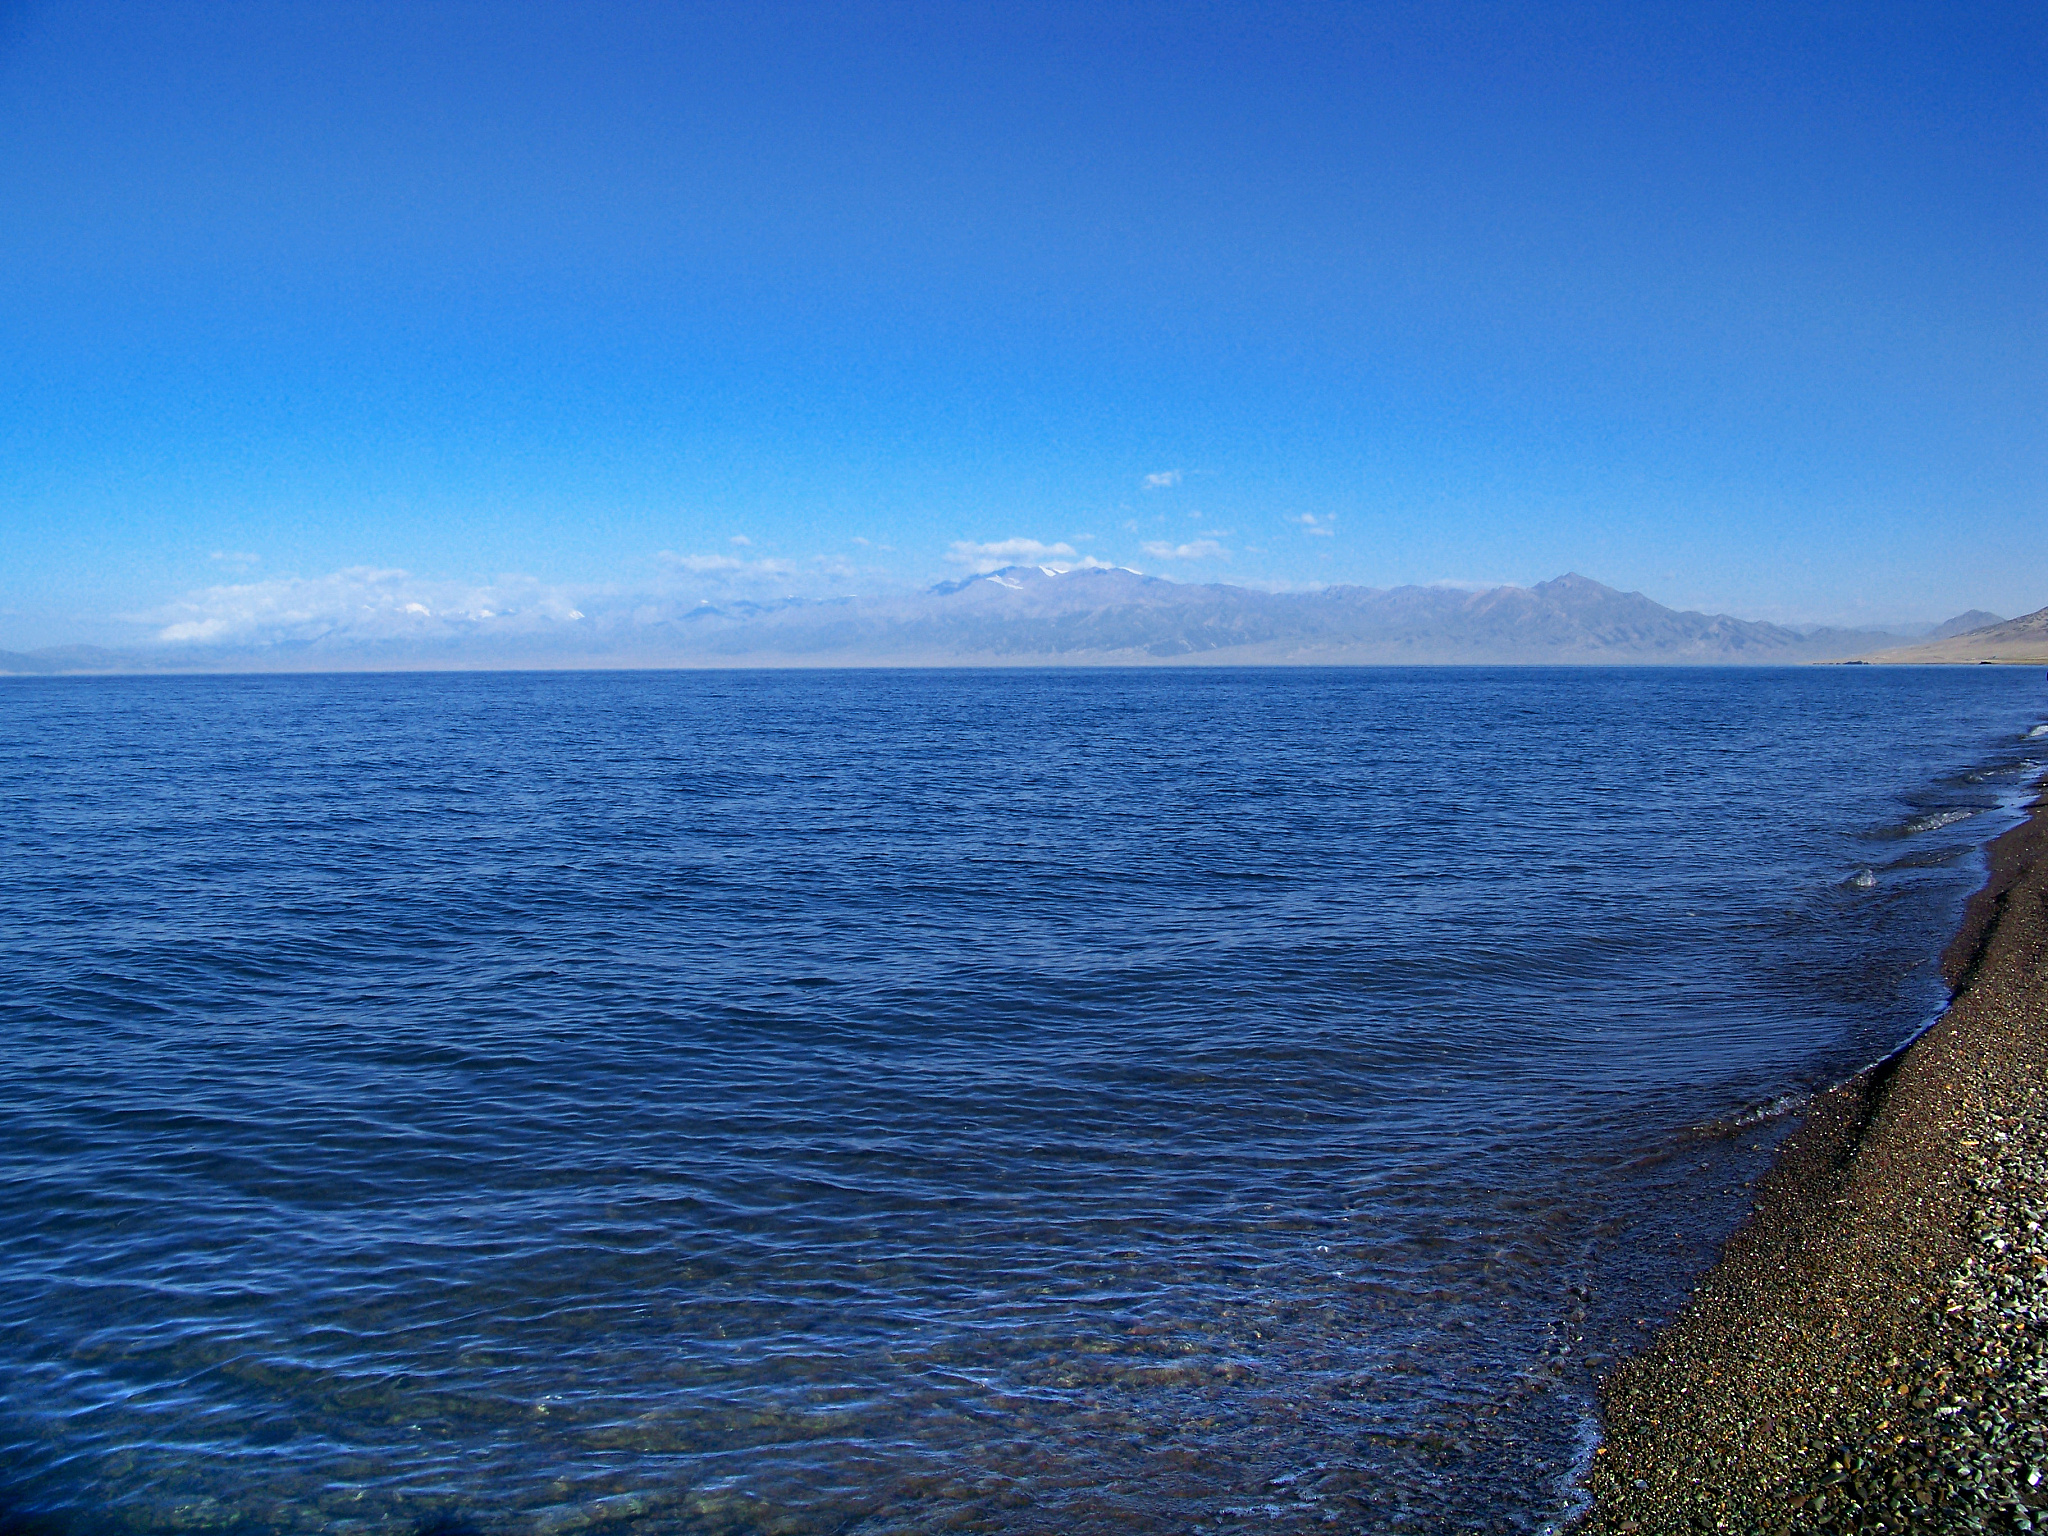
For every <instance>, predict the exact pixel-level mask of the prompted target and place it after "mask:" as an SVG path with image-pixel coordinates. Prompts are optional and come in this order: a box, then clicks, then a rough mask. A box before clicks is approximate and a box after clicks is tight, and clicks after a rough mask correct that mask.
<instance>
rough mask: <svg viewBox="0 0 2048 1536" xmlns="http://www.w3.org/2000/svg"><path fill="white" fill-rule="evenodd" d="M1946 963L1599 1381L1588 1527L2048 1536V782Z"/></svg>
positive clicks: (1579, 1531)
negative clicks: (1673, 1301)
mask: <svg viewBox="0 0 2048 1536" xmlns="http://www.w3.org/2000/svg"><path fill="white" fill-rule="evenodd" d="M1944 966H1945V968H1946V971H1947V975H1948V979H1949V982H1950V985H1951V986H1952V987H1954V988H1955V989H1956V996H1955V1001H1954V1003H1953V1005H1952V1006H1951V1007H1950V1008H1949V1009H1948V1011H1947V1012H1946V1013H1945V1014H1943V1016H1942V1018H1941V1019H1940V1021H1939V1022H1937V1023H1936V1024H1935V1025H1934V1027H1933V1028H1931V1029H1930V1030H1928V1032H1927V1033H1926V1034H1925V1035H1923V1036H1921V1038H1920V1039H1919V1040H1917V1041H1915V1042H1914V1043H1913V1045H1912V1046H1911V1047H1910V1048H1908V1049H1907V1050H1905V1051H1903V1052H1901V1053H1900V1054H1899V1055H1897V1056H1895V1057H1893V1058H1892V1059H1891V1060H1889V1061H1887V1062H1885V1063H1883V1064H1882V1065H1880V1066H1878V1067H1874V1068H1872V1069H1871V1070H1870V1071H1869V1072H1866V1073H1864V1074H1863V1075H1862V1076H1861V1077H1859V1078H1858V1079H1856V1080H1855V1081H1854V1082H1851V1083H1849V1084H1846V1085H1844V1086H1843V1087H1841V1088H1838V1089H1835V1090H1834V1091H1833V1092H1831V1093H1828V1094H1826V1095H1824V1096H1822V1097H1821V1098H1820V1099H1818V1100H1817V1101H1815V1103H1814V1104H1813V1105H1812V1106H1811V1108H1810V1110H1809V1113H1808V1115H1807V1118H1806V1120H1805V1123H1804V1124H1803V1126H1802V1127H1801V1129H1800V1130H1799V1131H1798V1132H1797V1133H1796V1134H1795V1135H1794V1136H1793V1137H1792V1138H1790V1139H1789V1140H1788V1141H1787V1142H1786V1144H1785V1147H1784V1150H1783V1152H1782V1153H1781V1155H1780V1157H1779V1159H1778V1162H1777V1164H1776V1166H1775V1167H1774V1168H1773V1170H1772V1171H1771V1173H1770V1175H1769V1176H1768V1177H1767V1178H1766V1179H1765V1180H1764V1181H1763V1184H1762V1185H1761V1187H1760V1190H1759V1196H1758V1202H1757V1207H1756V1211H1755V1214H1754V1215H1753V1216H1752V1218H1751V1219H1750V1221H1749V1222H1748V1223H1747V1224H1746V1225H1745V1226H1744V1227H1743V1228H1742V1229H1741V1230H1740V1231H1739V1232H1737V1233H1736V1235H1735V1236H1734V1237H1733V1238H1732V1239H1731V1240H1730V1242H1729V1244H1728V1246H1727V1249H1726V1250H1725V1252H1724V1254H1723V1256H1722V1259H1721V1262H1720V1263H1719V1264H1718V1265H1717V1266H1716V1267H1715V1268H1714V1269H1713V1270H1712V1271H1710V1272H1709V1273H1708V1274H1707V1276H1706V1277H1705V1278H1704V1279H1703V1280H1702V1282H1701V1283H1700V1285H1699V1287H1698V1289H1697V1291H1696V1292H1695V1294H1694V1297H1693V1299H1692V1301H1691V1303H1690V1304H1689V1305H1688V1306H1687V1308H1686V1309H1685V1311H1684V1312H1683V1313H1682V1314H1681V1315H1680V1316H1679V1318H1678V1319H1677V1320H1676V1321H1675V1322H1674V1323H1673V1325H1672V1326H1671V1327H1670V1328H1669V1329H1667V1330H1666V1331H1665V1332H1664V1333H1663V1334H1662V1335H1660V1336H1659V1338H1658V1339H1657V1341H1656V1342H1655V1344H1653V1345H1652V1346H1651V1348H1650V1349H1649V1350H1648V1351H1646V1352H1645V1353H1644V1354H1642V1355H1640V1356H1638V1357H1636V1358H1635V1359H1633V1360H1630V1361H1629V1362H1627V1363H1626V1364H1624V1365H1622V1366H1621V1367H1620V1368H1618V1369H1617V1370H1616V1371H1615V1372H1614V1373H1613V1374H1612V1375H1611V1376H1610V1377H1609V1378H1608V1379H1607V1380H1606V1381H1605V1382H1604V1383H1603V1385H1602V1388H1601V1404H1602V1410H1603V1413H1604V1416H1605V1419H1606V1442H1605V1444H1604V1445H1603V1446H1602V1448H1601V1450H1600V1451H1599V1453H1598V1454H1597V1455H1596V1456H1595V1458H1594V1465H1593V1470H1592V1472H1591V1474H1590V1476H1589V1478H1588V1487H1589V1490H1590V1492H1591V1494H1592V1496H1593V1505H1592V1508H1591V1511H1590V1512H1589V1513H1588V1514H1587V1515H1586V1516H1585V1517H1584V1518H1583V1519H1582V1520H1580V1521H1579V1522H1578V1523H1577V1524H1576V1525H1575V1526H1574V1528H1573V1529H1574V1532H1575V1536H1595V1533H1598V1536H1607V1533H1610V1532H1613V1533H1620V1532H1644V1533H1654V1532H1666V1531H1696V1530H1728V1531H1741V1532H1779V1531H1787V1532H1789V1531H1799V1532H1807V1531H1815V1532H1820V1531H1914V1532H1941V1531H2030V1530H2034V1529H2037V1528H2048V796H2044V797H2043V799H2042V800H2038V801H2037V802H2036V804H2035V808H2034V812H2033V815H2032V816H2031V818H2030V819H2029V820H2028V821H2027V822H2026V823H2025V824H2023V825H2022V826H2020V827H2018V828H2016V829H2014V830H2013V831H2012V832H2009V833H2008V834H2006V835H2005V836H2004V837H2002V838H2000V839H1999V840H1998V841H1997V842H1996V843H1994V844H1993V845H1992V848H1991V876H1990V879H1989V881H1988V882H1987V884H1986V885H1985V887H1984V889H1983V890H1981V891H1980V892H1979V893H1978V894H1977V895H1976V896H1975V897H1973V898H1972V900H1971V903H1970V906H1969V909H1968V911H1967V913H1966V915H1965V919H1964V923H1963V928H1962V931H1961V932H1960V933H1959V934H1958V935H1957V937H1956V939H1955V942H1954V943H1953V944H1952V945H1951V946H1950V948H1949V951H1948V953H1947V955H1946V957H1945V959H1944Z"/></svg>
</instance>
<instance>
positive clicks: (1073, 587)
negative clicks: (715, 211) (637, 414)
mask: <svg viewBox="0 0 2048 1536" xmlns="http://www.w3.org/2000/svg"><path fill="white" fill-rule="evenodd" d="M591 606H592V608H593V612H592V613H591V615H590V616H589V617H588V618H587V619H584V618H581V617H580V616H579V622H578V623H577V624H575V625H574V626H569V625H561V626H555V627H552V628H550V627H546V626H532V625H529V626H528V627H527V628H525V629H523V630H521V631H520V632H519V633H517V634H493V633H492V632H490V631H488V630H482V629H478V628H476V627H473V626H472V627H470V628H468V629H465V630H463V631H461V632H456V631H454V630H447V631H444V632H441V633H438V634H431V635H425V634H423V635H416V636H413V637H410V638H403V639H400V638H393V637H390V636H388V635H385V636H371V635H362V634H355V635H352V634H350V633H348V632H347V631H346V630H343V629H335V630H331V631H328V632H324V633H321V634H319V635H318V636H317V637H313V638H305V639H297V640H293V641H290V642H288V643H287V642H276V643H272V644H268V645H262V646H257V645H247V644H245V645H241V646H213V647H205V646H196V645H165V644H156V645H151V646H148V647H138V648H137V649H135V650H133V651H129V652H125V653H124V652H113V651H104V650H97V649H94V648H90V647H73V648H67V649H64V650H56V651H36V652H32V653H29V654H27V655H22V654H18V653H0V671H11V672H18V673H19V672H36V673H54V672H112V671H167V670H176V671H322V670H359V669H364V668H370V667H397V668H435V667H520V666H525V667H536V666H538V667H550V666H556V667H559V666H597V667H635V666H1020V665H1024V666H1106V665H1143V666H1159V665H1189V664H1206V665H1242V666H1264V665H1295V666H1299V665H1317V664H1321V665H1360V664H1368V665H1369V664H1382V665H1384V664H1436V663H1447V664H1468V665H1486V666H1512V665H1518V664H1551V665H1616V664H1631V665H1642V664H1660V663H1661V664H1667V665H1669V664H1685V665H1722V666H1725V665H1730V664H1737V665H1742V664H1747V665H1759V664H1779V665H1783V664H1787V663H1797V662H1807V661H1824V660H1840V659H1843V658H1847V657H1853V656H1859V655H1864V654H1867V653H1870V652H1873V651H1879V650H1883V649H1885V648H1887V647H1897V646H1899V645H1900V644H1902V643H1903V642H1905V641H1908V640H1910V639H1911V638H1913V637H1912V635H1911V634H1910V633H1900V632H1898V631H1882V630H1849V629H1817V630H1795V629H1789V628H1786V627H1784V626H1782V625H1778V624H1765V623H1759V622H1756V621H1753V620H1748V619H1735V618H1730V617H1728V616H1727V615H1725V614H1706V613H1693V612H1683V611H1680V610H1677V609H1672V608H1666V607H1664V606H1663V605H1662V604H1661V603H1656V602H1653V601H1651V600H1650V599H1649V598H1647V597H1645V596H1643V594H1642V593H1640V592H1617V591H1616V590H1614V588H1612V587H1606V586H1602V585H1601V584H1600V583H1599V582H1597V581H1591V580H1589V579H1587V578H1586V577H1584V576H1580V575H1577V574H1570V575H1565V576H1560V577H1558V578H1557V579H1556V580H1554V581H1545V582H1539V583H1537V584H1536V585H1535V586H1533V587H1514V586H1503V587H1493V588H1490V589H1488V590H1485V591H1476V592H1475V591H1468V590H1465V589H1462V588H1453V587H1417V586H1407V587H1386V588H1379V587H1329V588H1326V589H1324V590H1321V591H1315V592H1261V591H1257V590H1255V589H1253V588H1249V587H1237V586H1229V585H1226V584H1223V583H1193V582H1176V581H1166V580H1163V579H1161V578H1159V577H1156V576H1143V575H1140V574H1138V573H1137V572H1135V571H1129V570H1120V569H1108V568H1091V569H1085V570H1068V571H1061V570H1057V569H1053V568H1049V567H1041V566H1026V565H1020V566H1011V567H1010V568H1009V569H1007V570H1000V571H994V572H990V573H988V574H986V575H980V576H970V577H967V578H965V579H963V580H960V581H949V582H944V583H942V584H940V585H938V586H935V587H932V588H929V589H927V590H926V591H923V592H916V593H908V594H904V595H900V596H895V597H867V598H842V599H835V600H830V601H802V600H797V599H790V600H786V601H782V602H775V603H752V602H743V603H732V604H729V605H719V604H709V603H707V604H702V605H700V606H698V607H696V608H694V609H684V610H679V611H678V610H673V609H672V610H670V611H668V612H667V613H666V614H655V615H652V616H650V614H649V612H648V610H647V608H646V607H644V606H635V607H627V606H624V605H622V606H620V607H619V608H618V609H616V610H613V611H610V612H606V611H602V610H598V609H597V607H596V605H595V604H592V605H591ZM1977 617H1981V615H1978V614H1974V613H1973V614H1964V615H1962V616H1960V617H1959V618H1957V619H1954V620H1951V621H1950V624H1949V625H1946V626H1943V628H1944V629H1949V628H1951V627H1952V626H1954V625H1958V624H1964V623H1966V621H1968V620H1971V619H1974V618H1977ZM2016 622H2024V621H2016ZM1973 638H1974V637H1973Z"/></svg>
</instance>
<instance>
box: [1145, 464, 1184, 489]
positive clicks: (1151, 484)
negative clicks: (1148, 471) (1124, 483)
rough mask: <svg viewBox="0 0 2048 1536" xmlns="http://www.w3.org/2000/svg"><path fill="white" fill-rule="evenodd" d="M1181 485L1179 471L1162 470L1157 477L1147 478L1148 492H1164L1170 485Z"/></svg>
mask: <svg viewBox="0 0 2048 1536" xmlns="http://www.w3.org/2000/svg"><path fill="white" fill-rule="evenodd" d="M1179 484H1180V471H1179V470H1177V469H1162V470H1160V471H1159V473H1158V474H1156V475H1147V476H1146V477H1145V489H1146V490H1148V491H1163V490H1165V489H1166V488H1167V487H1168V486H1170V485H1179Z"/></svg>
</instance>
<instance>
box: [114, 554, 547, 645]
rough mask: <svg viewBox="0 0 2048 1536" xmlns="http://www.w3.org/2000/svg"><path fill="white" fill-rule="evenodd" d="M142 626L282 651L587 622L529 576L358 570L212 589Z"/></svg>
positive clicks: (166, 636)
mask: <svg viewBox="0 0 2048 1536" xmlns="http://www.w3.org/2000/svg"><path fill="white" fill-rule="evenodd" d="M134 617H135V618H136V619H138V620H140V621H141V622H143V623H145V624H148V625H150V626H151V627H152V628H153V629H154V630H155V632H156V638H157V639H159V640H163V641H168V642H170V643H173V644H179V643H185V644H191V643H199V644H251V643H253V644H275V643H280V642H290V641H310V640H319V639H324V638H327V637H329V636H332V635H336V634H341V635H345V636H347V637H348V638H351V639H356V640H401V639H403V640H421V639H434V638H444V637H453V636H458V635H469V634H474V633H477V632H478V631H479V630H481V629H485V628H488V629H490V630H492V631H493V632H496V633H501V634H513V633H524V632H530V631H532V630H535V629H546V628H559V627H561V626H565V625H573V624H576V623H578V622H580V621H581V620H582V618H583V614H582V612H581V610H579V609H578V608H577V607H576V606H575V604H574V603H573V602H572V601H571V600H570V598H569V597H568V595H567V594H566V593H564V592H562V591H561V590H559V589H557V588H552V587H548V586H544V585H543V584H542V583H540V582H537V581H533V580H531V579H529V578H526V577H516V576H515V577H504V578H500V579H499V580H497V581H493V582H488V583H481V584H478V583H467V582H450V581H424V580H420V579H418V578H416V577H414V576H412V575H411V574H410V573H409V572H406V571H399V570H380V569H377V568H376V567H373V566H367V565H359V566H351V567H350V568H349V569H347V570H342V571H336V572H334V573H332V574H331V575H327V576H316V577H310V578H306V577H298V576H282V577H276V578H273V579H271V580H269V581H256V582H237V583H234V584H231V585H226V586H217V587H206V588H203V589H201V590H200V591H198V592H192V593H188V594H186V595H185V596H184V597H181V598H178V599H177V600H176V601H174V602H170V603H166V604H164V605H163V606H162V607H160V608H156V609H152V610H150V611H149V612H147V613H143V614H137V615H135V616H134Z"/></svg>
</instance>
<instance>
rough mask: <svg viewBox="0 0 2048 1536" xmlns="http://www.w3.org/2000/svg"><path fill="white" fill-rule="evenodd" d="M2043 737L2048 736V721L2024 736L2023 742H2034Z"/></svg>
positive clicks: (2044, 721)
mask: <svg viewBox="0 0 2048 1536" xmlns="http://www.w3.org/2000/svg"><path fill="white" fill-rule="evenodd" d="M2042 736H2048V720H2043V721H2042V722H2041V723H2040V724H2039V725H2037V726H2035V727H2034V728H2033V729H2032V730H2031V731H2029V732H2027V734H2026V735H2025V736H2023V737H2022V738H2021V740H2023V741H2034V740H2037V739H2038V738H2040V737H2042Z"/></svg>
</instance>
